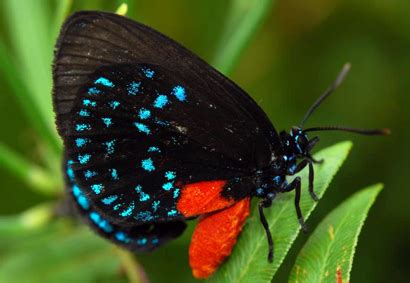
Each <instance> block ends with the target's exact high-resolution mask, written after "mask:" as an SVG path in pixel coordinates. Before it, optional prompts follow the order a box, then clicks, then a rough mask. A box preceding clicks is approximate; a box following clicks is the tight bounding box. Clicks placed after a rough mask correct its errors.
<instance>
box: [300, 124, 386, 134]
mask: <svg viewBox="0 0 410 283" xmlns="http://www.w3.org/2000/svg"><path fill="white" fill-rule="evenodd" d="M318 131H343V132H351V133H356V134H361V135H367V136H386V135H390V133H391V132H390V129H387V128H385V129H358V128H350V127H343V126H325V127H314V128H308V129H305V130H303V132H318Z"/></svg>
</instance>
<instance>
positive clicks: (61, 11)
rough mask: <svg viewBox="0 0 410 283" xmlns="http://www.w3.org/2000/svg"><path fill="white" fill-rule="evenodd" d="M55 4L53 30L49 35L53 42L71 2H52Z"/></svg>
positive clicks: (60, 0) (71, 0)
mask: <svg viewBox="0 0 410 283" xmlns="http://www.w3.org/2000/svg"><path fill="white" fill-rule="evenodd" d="M54 2H56V3H55V4H56V5H57V8H56V10H55V13H54V14H55V16H54V23H53V30H52V34H51V40H52V41H53V42H54V41H55V40H56V39H57V36H58V33H59V32H60V28H61V25H62V24H63V22H64V19H65V18H66V17H67V15H68V12H69V11H70V9H71V6H72V4H73V0H54Z"/></svg>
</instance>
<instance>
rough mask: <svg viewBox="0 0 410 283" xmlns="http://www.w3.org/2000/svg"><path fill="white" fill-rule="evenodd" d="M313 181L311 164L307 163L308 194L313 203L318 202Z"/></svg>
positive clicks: (313, 175)
mask: <svg viewBox="0 0 410 283" xmlns="http://www.w3.org/2000/svg"><path fill="white" fill-rule="evenodd" d="M314 181H315V171H314V170H313V162H311V161H309V193H310V196H311V197H312V199H313V200H314V201H318V200H319V198H318V197H317V195H316V194H315V190H314V187H313V182H314Z"/></svg>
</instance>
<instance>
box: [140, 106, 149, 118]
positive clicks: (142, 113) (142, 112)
mask: <svg viewBox="0 0 410 283" xmlns="http://www.w3.org/2000/svg"><path fill="white" fill-rule="evenodd" d="M138 116H139V117H140V119H141V120H145V119H148V118H149V117H151V111H149V110H148V109H145V108H141V109H140V111H139V113H138Z"/></svg>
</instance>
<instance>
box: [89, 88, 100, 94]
mask: <svg viewBox="0 0 410 283" xmlns="http://www.w3.org/2000/svg"><path fill="white" fill-rule="evenodd" d="M100 93H101V90H99V89H98V88H96V87H95V86H93V87H90V88H89V89H88V94H91V95H94V94H100Z"/></svg>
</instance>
